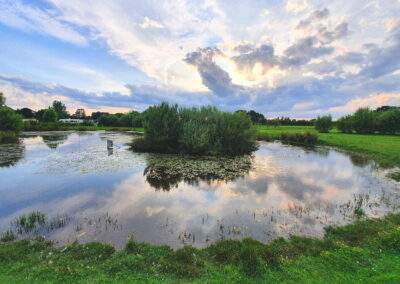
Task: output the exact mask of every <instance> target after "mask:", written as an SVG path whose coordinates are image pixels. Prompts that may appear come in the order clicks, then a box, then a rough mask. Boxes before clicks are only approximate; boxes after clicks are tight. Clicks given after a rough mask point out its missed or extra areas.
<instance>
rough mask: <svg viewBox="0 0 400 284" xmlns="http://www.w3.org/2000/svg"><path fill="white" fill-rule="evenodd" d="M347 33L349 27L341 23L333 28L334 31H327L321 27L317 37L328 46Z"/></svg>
mask: <svg viewBox="0 0 400 284" xmlns="http://www.w3.org/2000/svg"><path fill="white" fill-rule="evenodd" d="M348 33H349V27H348V24H347V23H346V22H344V23H341V24H339V25H337V26H336V27H335V29H334V30H332V31H329V30H328V29H327V28H326V27H321V28H320V29H319V30H318V36H319V37H320V38H321V41H322V42H324V43H325V44H329V43H331V42H333V41H335V40H337V39H340V38H342V37H345V36H347V35H348Z"/></svg>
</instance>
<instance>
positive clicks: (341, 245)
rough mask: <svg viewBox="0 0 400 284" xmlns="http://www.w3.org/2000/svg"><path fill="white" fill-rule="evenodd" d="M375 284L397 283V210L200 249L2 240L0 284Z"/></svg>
mask: <svg viewBox="0 0 400 284" xmlns="http://www.w3.org/2000/svg"><path fill="white" fill-rule="evenodd" d="M139 281H142V282H144V281H146V282H150V283H152V282H160V281H164V282H170V283H176V282H177V281H183V282H189V281H190V282H196V283H205V282H215V283H227V282H244V283H246V282H248V283H254V282H264V283H271V282H272V283H277V282H286V283H294V282H298V283H338V282H345V283H374V282H375V283H377V282H390V283H396V282H397V283H398V282H399V281H400V214H397V215H389V216H387V217H385V218H383V219H377V220H364V221H358V222H356V223H354V224H352V225H347V226H344V227H338V228H332V227H329V228H327V229H326V233H325V237H324V238H323V239H322V240H320V239H313V238H300V237H292V238H290V239H289V240H284V239H277V240H275V241H273V242H272V243H269V244H267V245H265V244H262V243H259V242H257V241H254V240H251V239H245V240H242V241H220V242H218V243H216V244H214V245H212V246H210V247H208V248H205V249H195V248H192V247H185V248H183V249H180V250H177V251H173V250H171V249H170V248H168V247H164V246H152V245H148V244H141V243H136V242H133V241H130V242H128V244H127V246H126V248H125V249H124V250H122V251H115V249H114V248H113V247H112V246H110V245H106V244H99V243H91V244H86V245H79V244H73V245H70V246H67V247H64V248H54V247H53V246H52V245H51V243H49V242H46V241H44V240H35V241H17V242H10V243H1V244H0V282H2V283H43V282H66V283H76V282H81V283H82V282H84V283H88V282H90V283H100V282H101V283H104V282H107V283H109V282H113V283H115V282H119V283H127V282H139Z"/></svg>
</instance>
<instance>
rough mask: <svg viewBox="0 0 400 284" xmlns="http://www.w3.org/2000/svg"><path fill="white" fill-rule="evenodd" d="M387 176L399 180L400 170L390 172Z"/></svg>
mask: <svg viewBox="0 0 400 284" xmlns="http://www.w3.org/2000/svg"><path fill="white" fill-rule="evenodd" d="M387 177H388V178H391V179H393V180H395V181H399V182H400V171H396V172H393V173H390V174H388V175H387Z"/></svg>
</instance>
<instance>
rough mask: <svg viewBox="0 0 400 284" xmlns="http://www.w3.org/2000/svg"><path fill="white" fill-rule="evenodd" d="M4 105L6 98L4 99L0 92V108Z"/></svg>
mask: <svg viewBox="0 0 400 284" xmlns="http://www.w3.org/2000/svg"><path fill="white" fill-rule="evenodd" d="M5 103H6V98H5V97H4V94H3V93H2V92H0V107H2V106H4V105H5Z"/></svg>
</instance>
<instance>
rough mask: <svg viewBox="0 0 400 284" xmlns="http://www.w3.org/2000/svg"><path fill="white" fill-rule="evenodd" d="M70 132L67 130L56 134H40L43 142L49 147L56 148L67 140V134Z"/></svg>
mask: <svg viewBox="0 0 400 284" xmlns="http://www.w3.org/2000/svg"><path fill="white" fill-rule="evenodd" d="M70 134H71V133H68V132H59V133H56V134H43V135H40V136H41V137H42V139H43V142H44V143H45V144H46V145H47V146H48V147H49V148H50V149H57V147H58V146H60V145H62V144H63V143H64V142H65V141H67V139H68V136H69V135H70Z"/></svg>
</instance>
